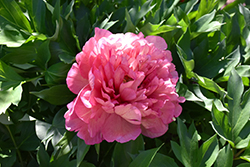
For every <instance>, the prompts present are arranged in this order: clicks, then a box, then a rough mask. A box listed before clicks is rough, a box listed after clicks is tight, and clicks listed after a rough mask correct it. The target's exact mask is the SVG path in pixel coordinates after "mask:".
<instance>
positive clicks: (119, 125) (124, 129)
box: [102, 114, 141, 143]
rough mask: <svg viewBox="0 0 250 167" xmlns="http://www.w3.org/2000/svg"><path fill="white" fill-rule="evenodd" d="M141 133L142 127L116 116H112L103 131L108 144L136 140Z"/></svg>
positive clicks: (107, 120)
mask: <svg viewBox="0 0 250 167" xmlns="http://www.w3.org/2000/svg"><path fill="white" fill-rule="evenodd" d="M140 133H141V129H140V125H134V124H131V123H129V122H127V121H126V120H124V119H123V118H122V117H121V116H119V115H116V114H110V116H109V117H108V118H107V119H106V123H105V124H104V125H103V129H102V134H103V138H104V139H105V140H106V141H108V142H113V141H115V140H116V141H117V142H120V143H125V142H128V141H130V140H135V139H136V138H137V137H138V136H139V135H140Z"/></svg>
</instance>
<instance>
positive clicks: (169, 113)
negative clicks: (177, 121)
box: [161, 102, 175, 124]
mask: <svg viewBox="0 0 250 167" xmlns="http://www.w3.org/2000/svg"><path fill="white" fill-rule="evenodd" d="M161 112H162V115H161V118H162V121H163V123H164V124H169V123H171V122H172V121H173V118H174V116H175V105H174V104H173V103H172V102H166V103H165V105H164V106H163V107H162V108H161Z"/></svg>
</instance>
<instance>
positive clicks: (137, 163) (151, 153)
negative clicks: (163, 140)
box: [129, 145, 162, 167]
mask: <svg viewBox="0 0 250 167" xmlns="http://www.w3.org/2000/svg"><path fill="white" fill-rule="evenodd" d="M161 147H162V145H161V146H160V147H158V148H153V149H150V150H146V151H142V152H140V154H139V155H138V156H137V157H136V158H135V159H134V160H133V161H132V163H131V164H130V165H129V167H148V166H149V165H150V164H151V162H152V161H153V159H154V157H155V155H156V153H157V151H158V150H159V149H160V148H161Z"/></svg>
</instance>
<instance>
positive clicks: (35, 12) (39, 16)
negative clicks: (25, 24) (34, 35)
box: [25, 0, 46, 33]
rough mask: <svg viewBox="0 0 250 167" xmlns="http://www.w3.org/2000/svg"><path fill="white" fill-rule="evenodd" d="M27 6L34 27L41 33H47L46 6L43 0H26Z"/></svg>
mask: <svg viewBox="0 0 250 167" xmlns="http://www.w3.org/2000/svg"><path fill="white" fill-rule="evenodd" d="M25 6H26V7H27V9H28V11H29V12H28V13H29V16H30V19H31V20H32V23H33V25H34V28H35V30H36V31H37V32H39V33H46V27H45V26H46V19H45V15H46V6H45V3H44V1H43V0H36V1H33V0H25Z"/></svg>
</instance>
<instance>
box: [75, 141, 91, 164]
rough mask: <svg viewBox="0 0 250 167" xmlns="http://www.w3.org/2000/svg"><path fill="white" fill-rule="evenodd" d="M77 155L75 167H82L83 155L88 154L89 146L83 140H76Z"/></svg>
mask: <svg viewBox="0 0 250 167" xmlns="http://www.w3.org/2000/svg"><path fill="white" fill-rule="evenodd" d="M77 148H78V149H77V154H76V163H77V167H79V166H82V161H83V159H84V157H85V155H86V154H87V153H88V151H89V148H90V145H87V144H85V142H84V140H82V139H80V138H78V140H77Z"/></svg>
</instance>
